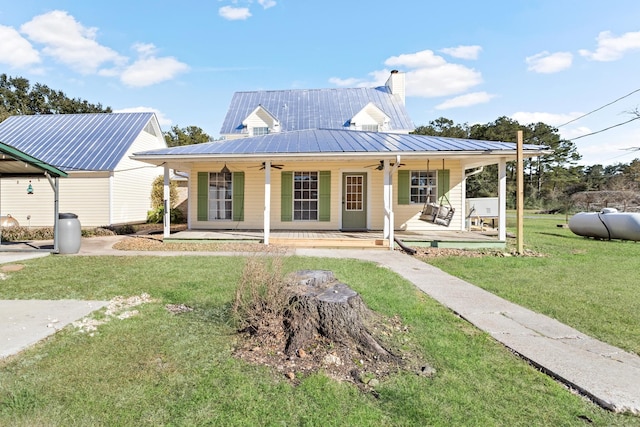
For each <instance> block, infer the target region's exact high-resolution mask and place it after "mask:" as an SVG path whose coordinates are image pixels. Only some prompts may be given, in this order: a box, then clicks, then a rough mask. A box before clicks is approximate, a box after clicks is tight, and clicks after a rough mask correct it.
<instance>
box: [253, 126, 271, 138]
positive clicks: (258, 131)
mask: <svg viewBox="0 0 640 427" xmlns="http://www.w3.org/2000/svg"><path fill="white" fill-rule="evenodd" d="M252 130H253V132H252V133H253V136H260V135H267V134H268V133H269V128H268V127H255V128H253V129H252Z"/></svg>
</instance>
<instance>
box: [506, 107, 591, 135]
mask: <svg viewBox="0 0 640 427" xmlns="http://www.w3.org/2000/svg"><path fill="white" fill-rule="evenodd" d="M583 114H584V113H579V112H571V113H566V114H556V113H544V112H525V111H519V112H517V113H514V114H512V115H511V118H512V119H514V120H516V121H518V123H520V124H529V123H545V124H547V125H549V126H560V125H562V124H564V123H567V122H569V121H571V120H573V119H575V118H578V117H580V116H582V115H583ZM576 136H577V135H576Z"/></svg>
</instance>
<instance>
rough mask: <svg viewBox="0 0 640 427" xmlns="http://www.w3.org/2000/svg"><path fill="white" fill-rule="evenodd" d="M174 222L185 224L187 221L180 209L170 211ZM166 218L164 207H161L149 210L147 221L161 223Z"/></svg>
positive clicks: (171, 219)
mask: <svg viewBox="0 0 640 427" xmlns="http://www.w3.org/2000/svg"><path fill="white" fill-rule="evenodd" d="M169 217H170V219H169V220H170V221H171V223H172V224H183V223H184V222H185V217H184V214H183V213H182V211H181V210H180V209H171V211H170V213H169ZM163 219H164V207H159V208H156V209H153V210H150V211H149V212H147V223H149V224H160V223H162V221H163Z"/></svg>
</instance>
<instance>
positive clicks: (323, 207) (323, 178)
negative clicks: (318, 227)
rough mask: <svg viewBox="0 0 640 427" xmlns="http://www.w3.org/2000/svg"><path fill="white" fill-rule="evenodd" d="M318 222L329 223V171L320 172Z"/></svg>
mask: <svg viewBox="0 0 640 427" xmlns="http://www.w3.org/2000/svg"><path fill="white" fill-rule="evenodd" d="M318 184H319V187H320V188H319V189H320V194H319V198H320V200H319V202H320V206H319V207H318V220H320V221H331V171H320V177H319V183H318Z"/></svg>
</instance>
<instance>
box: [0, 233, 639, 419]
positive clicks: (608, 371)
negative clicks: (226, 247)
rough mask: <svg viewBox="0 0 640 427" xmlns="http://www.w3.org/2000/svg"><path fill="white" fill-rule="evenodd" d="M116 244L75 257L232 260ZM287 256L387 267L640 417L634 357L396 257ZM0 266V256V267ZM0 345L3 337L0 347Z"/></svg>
mask: <svg viewBox="0 0 640 427" xmlns="http://www.w3.org/2000/svg"><path fill="white" fill-rule="evenodd" d="M121 238H122V237H104V238H91V239H83V242H82V246H81V249H80V252H79V253H78V254H77V255H79V256H83V255H84V256H86V255H122V256H140V255H155V256H176V255H181V256H189V255H203V254H210V255H218V256H221V255H232V254H228V253H218V252H149V251H139V252H138V251H135V252H133V251H116V250H113V249H111V246H112V245H113V243H115V242H116V241H118V240H119V239H121ZM290 253H291V254H295V255H300V256H314V257H329V258H354V259H360V260H364V261H372V262H375V263H378V264H379V265H382V266H385V267H387V268H389V269H391V270H393V271H394V272H396V273H397V274H399V275H401V276H403V277H404V278H405V279H407V280H409V281H410V282H412V283H413V284H414V285H415V286H416V287H418V288H419V289H420V290H422V291H423V292H425V293H426V294H427V295H429V296H430V297H432V298H434V299H435V300H436V301H438V302H440V303H441V304H442V305H444V306H446V307H448V308H449V309H451V310H452V311H453V312H455V313H456V314H458V315H459V316H461V317H462V318H464V319H466V320H467V321H469V322H470V323H472V324H473V325H475V326H476V327H478V328H479V329H481V330H483V331H485V332H487V333H488V334H490V335H491V336H492V337H493V338H495V339H496V340H497V341H499V342H501V343H502V344H504V345H505V346H506V347H508V348H510V349H511V350H513V351H514V352H516V353H517V354H519V355H520V356H522V357H523V358H525V359H526V360H528V361H530V362H531V363H532V364H533V365H535V366H537V367H538V368H540V369H541V370H543V371H544V372H546V373H548V374H549V375H551V376H553V377H555V378H557V379H558V380H560V381H562V382H563V383H565V384H567V385H569V386H570V387H572V388H574V389H576V390H578V391H580V392H581V393H583V394H584V395H586V396H588V397H590V398H591V399H592V400H594V401H595V402H596V403H598V404H600V405H601V406H603V407H605V408H607V409H610V410H612V411H616V412H631V413H633V414H636V415H640V357H638V356H637V355H634V354H630V353H627V352H625V351H623V350H621V349H619V348H616V347H613V346H611V345H608V344H606V343H603V342H601V341H598V340H595V339H593V338H591V337H589V336H587V335H584V334H583V333H581V332H579V331H577V330H575V329H573V328H570V327H568V326H566V325H564V324H562V323H560V322H558V321H556V320H554V319H552V318H549V317H547V316H543V315H541V314H538V313H535V312H533V311H531V310H528V309H526V308H523V307H521V306H519V305H516V304H513V303H511V302H509V301H507V300H504V299H502V298H500V297H497V296H495V295H493V294H491V293H489V292H486V291H484V290H482V289H480V288H478V287H476V286H473V285H471V284H470V283H467V282H465V281H463V280H460V279H458V278H456V277H453V276H450V275H448V274H446V273H444V272H443V271H441V270H439V269H437V268H435V267H433V266H430V265H429V264H426V263H424V262H422V261H419V260H417V259H415V258H413V257H411V256H408V255H405V254H403V253H401V252H391V251H385V250H379V249H376V250H366V249H365V250H361V249H341V250H335V249H301V248H298V249H295V250H293V251H291V252H290ZM55 256H74V255H55ZM2 262H3V261H2V255H1V254H0V263H2ZM2 312H3V308H2V306H0V313H2ZM0 320H2V319H0ZM0 334H2V329H0ZM1 340H2V336H0V342H2V341H1ZM0 357H1V356H0Z"/></svg>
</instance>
